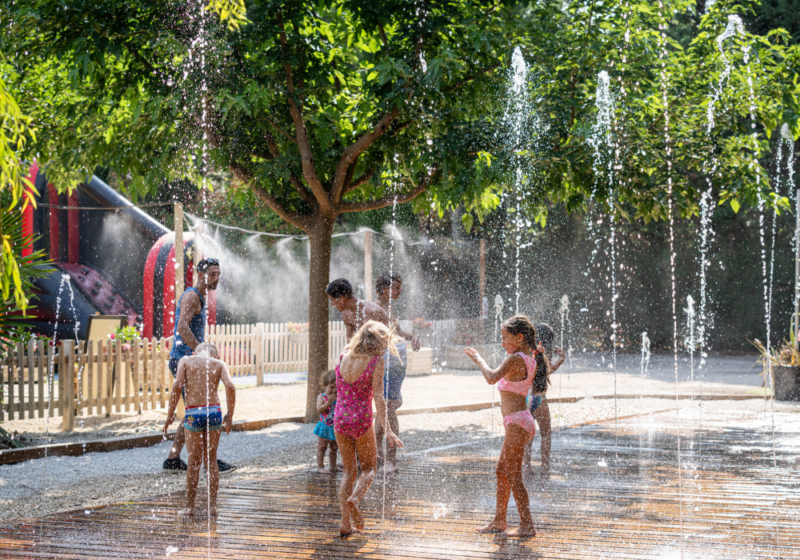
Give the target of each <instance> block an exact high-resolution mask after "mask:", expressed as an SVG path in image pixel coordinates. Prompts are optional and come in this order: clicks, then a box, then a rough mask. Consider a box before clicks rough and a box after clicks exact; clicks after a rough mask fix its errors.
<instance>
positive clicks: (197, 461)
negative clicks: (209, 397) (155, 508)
mask: <svg viewBox="0 0 800 560" xmlns="http://www.w3.org/2000/svg"><path fill="white" fill-rule="evenodd" d="M186 449H187V450H188V451H189V462H188V464H187V469H186V514H188V515H194V502H195V498H197V482H198V480H199V479H200V466H201V465H202V464H203V434H202V433H201V432H192V431H189V430H186Z"/></svg>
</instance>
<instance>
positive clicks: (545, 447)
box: [533, 402, 552, 478]
mask: <svg viewBox="0 0 800 560" xmlns="http://www.w3.org/2000/svg"><path fill="white" fill-rule="evenodd" d="M533 417H534V418H535V419H536V422H537V423H538V424H539V431H540V432H541V434H542V465H541V476H542V478H547V477H549V476H550V444H551V437H552V427H551V425H550V407H549V406H547V402H543V403H542V405H541V406H540V407H539V408H537V409H536V412H535V413H534V415H533Z"/></svg>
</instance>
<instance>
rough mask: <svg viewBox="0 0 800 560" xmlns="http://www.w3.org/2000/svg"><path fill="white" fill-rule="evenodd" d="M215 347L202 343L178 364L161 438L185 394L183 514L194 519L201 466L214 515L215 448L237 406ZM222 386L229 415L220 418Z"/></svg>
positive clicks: (234, 394)
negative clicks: (187, 457) (192, 516)
mask: <svg viewBox="0 0 800 560" xmlns="http://www.w3.org/2000/svg"><path fill="white" fill-rule="evenodd" d="M218 358H219V353H218V352H217V348H216V346H214V345H213V344H208V343H201V344H199V345H198V346H197V348H195V353H194V355H192V356H185V357H183V358H181V359H180V361H179V362H178V373H177V375H176V376H175V383H174V384H173V385H172V389H171V390H170V393H169V409H168V410H167V420H166V422H165V423H164V429H163V432H164V435H165V436H166V435H167V429H168V428H169V425H170V424H171V423H172V422H173V421H174V420H175V408H176V407H177V406H178V398H179V397H180V396H181V392H182V391H183V392H184V402H185V403H186V416H185V417H184V421H183V427H184V429H185V430H186V448H187V450H188V451H189V462H188V467H187V469H186V512H185V513H186V514H187V515H194V502H195V498H196V497H197V483H198V481H199V478H200V466H201V465H203V467H204V468H205V471H206V475H207V476H208V492H209V511H208V514H209V515H210V516H214V515H217V490H218V489H219V467H218V465H217V448H218V447H219V437H220V433H221V431H222V430H223V429H224V430H225V433H226V434H229V433H230V431H231V427H232V425H233V409H234V407H235V406H236V388H235V386H234V385H233V381H232V380H231V376H230V373H229V372H228V366H227V365H225V362H223V361H222V360H219V359H218ZM220 382H222V383H223V385H225V400H226V404H227V408H228V413H227V414H225V416H224V417H223V415H222V408H221V406H220V402H219V392H218V391H219V384H220Z"/></svg>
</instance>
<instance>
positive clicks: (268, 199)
mask: <svg viewBox="0 0 800 560" xmlns="http://www.w3.org/2000/svg"><path fill="white" fill-rule="evenodd" d="M228 168H229V169H230V170H231V173H233V175H234V177H236V178H237V179H238V180H239V181H241V182H242V183H247V184H249V187H250V190H252V191H253V192H254V193H255V194H256V196H257V197H258V198H260V199H261V200H262V201H264V203H265V204H266V205H267V206H269V207H270V208H271V209H272V210H273V211H274V212H275V213H276V214H277V215H278V216H280V217H281V219H283V220H284V221H286V222H289V223H290V224H292V225H293V226H295V227H297V228H300V229H302V230H303V231H305V232H307V231H308V228H309V226H310V223H311V222H310V220H309V218H308V216H304V215H302V214H298V213H297V212H294V211H293V210H288V209H286V208H284V207H283V205H282V204H281V203H280V202H278V199H277V198H275V197H274V196H272V195H271V194H269V193H268V192H267V191H265V190H264V189H260V188H258V187H257V186H256V185H255V184H254V181H253V174H252V173H251V172H250V171H249V170H248V169H246V168H245V167H244V166H243V165H241V164H239V163H236V162H233V163H231V164H230V165H229V166H228Z"/></svg>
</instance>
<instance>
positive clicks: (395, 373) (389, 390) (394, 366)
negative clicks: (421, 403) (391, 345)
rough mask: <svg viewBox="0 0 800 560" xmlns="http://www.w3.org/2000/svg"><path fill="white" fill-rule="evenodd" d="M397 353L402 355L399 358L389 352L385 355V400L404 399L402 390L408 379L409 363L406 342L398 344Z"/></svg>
mask: <svg viewBox="0 0 800 560" xmlns="http://www.w3.org/2000/svg"><path fill="white" fill-rule="evenodd" d="M397 353H398V354H399V355H400V357H399V358H398V357H397V356H395V355H394V354H391V353H390V352H389V351H388V350H387V351H386V354H384V355H383V359H384V363H385V364H386V371H385V372H384V375H383V398H384V399H388V400H392V401H394V400H398V399H402V398H403V395H402V393H401V392H400V388H401V387H402V386H403V380H404V379H405V378H406V364H407V363H408V352H407V350H406V343H405V342H400V343H398V344H397Z"/></svg>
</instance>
